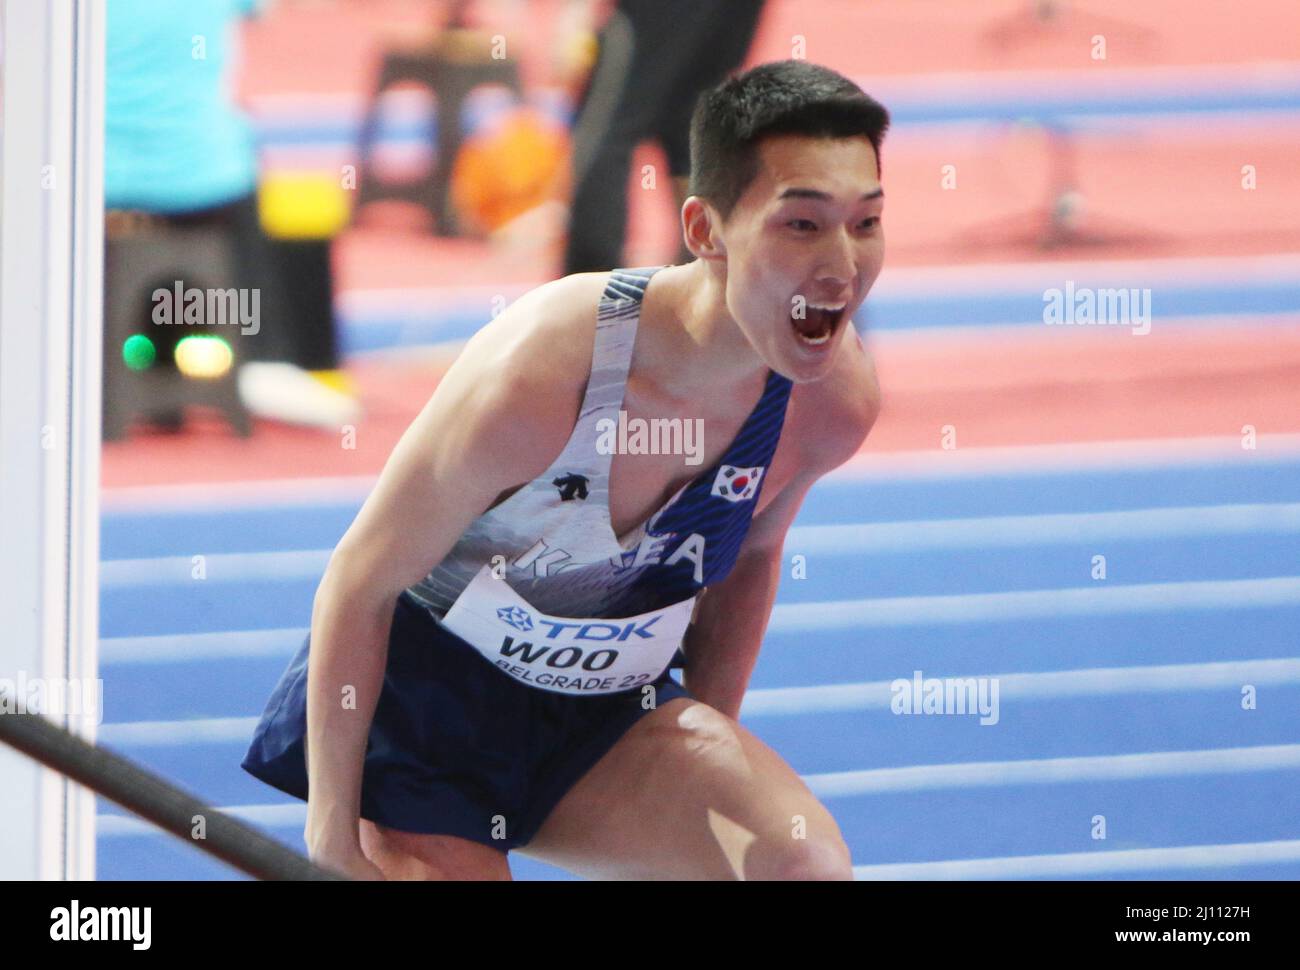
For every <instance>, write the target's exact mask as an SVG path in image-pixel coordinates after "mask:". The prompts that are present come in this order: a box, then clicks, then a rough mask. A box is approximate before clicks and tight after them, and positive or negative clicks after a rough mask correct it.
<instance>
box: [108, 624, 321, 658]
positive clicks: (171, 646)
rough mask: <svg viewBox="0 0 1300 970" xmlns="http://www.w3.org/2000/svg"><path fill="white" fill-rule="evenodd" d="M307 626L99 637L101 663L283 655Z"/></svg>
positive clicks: (289, 653) (286, 655) (295, 645)
mask: <svg viewBox="0 0 1300 970" xmlns="http://www.w3.org/2000/svg"><path fill="white" fill-rule="evenodd" d="M309 631H310V628H308V627H305V626H304V627H282V628H280V629H272V630H227V631H224V632H221V633H174V634H171V633H169V634H164V635H159V636H148V637H102V638H101V639H100V641H99V662H100V664H101V665H104V664H151V663H185V662H187V661H193V660H217V659H227V658H233V657H284V658H285V659H286V660H287V659H288V658H289V657H290V656H292V655H293V652H294V651H295V650H297V649H298V647H299V646H301V645H302V642H303V640H304V639H305V638H306V636H307V634H308V632H309Z"/></svg>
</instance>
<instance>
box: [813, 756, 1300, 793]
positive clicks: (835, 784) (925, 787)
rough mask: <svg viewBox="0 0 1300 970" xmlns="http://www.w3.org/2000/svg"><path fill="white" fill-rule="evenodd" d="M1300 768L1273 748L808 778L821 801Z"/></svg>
mask: <svg viewBox="0 0 1300 970" xmlns="http://www.w3.org/2000/svg"><path fill="white" fill-rule="evenodd" d="M1298 768H1300V744H1268V745H1257V746H1254V747H1248V748H1212V749H1208V750H1203V751H1147V752H1143V753H1141V754H1114V755H1089V756H1086V757H1081V758H1031V759H1025V760H1020V761H971V762H958V763H953V764H942V765H913V766H910V767H907V768H871V769H867V770H865V771H836V772H827V773H824V774H819V775H804V776H803V780H804V782H805V783H807V785H808V787H809V788H810V789H812V792H813V794H814V795H816V796H817V797H819V798H849V797H854V796H858V795H882V794H886V793H891V792H914V791H938V790H944V789H970V788H1000V787H1003V786H1008V785H1059V784H1070V783H1074V782H1082V781H1090V782H1115V781H1133V780H1135V779H1139V778H1176V777H1183V776H1188V775H1220V774H1245V773H1249V772H1255V771H1290V770H1295V769H1298Z"/></svg>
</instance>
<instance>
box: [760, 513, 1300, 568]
mask: <svg viewBox="0 0 1300 970" xmlns="http://www.w3.org/2000/svg"><path fill="white" fill-rule="evenodd" d="M1292 532H1300V502H1274V503H1266V504H1265V503H1259V504H1250V505H1244V504H1243V505H1188V506H1177V507H1173V508H1147V509H1130V510H1124V511H1115V512H1076V513H1063V514H1035V515H998V516H986V517H980V518H962V519H920V520H914V521H910V522H855V523H839V524H835V525H805V526H795V527H794V528H792V529H790V531H789V532H788V533H787V534H786V539H785V548H786V552H787V553H795V552H798V553H802V554H804V555H811V554H822V553H825V554H832V555H834V554H845V553H859V552H868V553H872V552H916V551H921V550H926V549H966V548H975V547H979V548H989V547H994V548H997V547H1006V546H1037V545H1047V544H1048V543H1053V542H1074V541H1087V542H1095V541H1101V540H1127V539H1154V538H1185V537H1186V538H1190V537H1198V536H1214V535H1248V534H1257V533H1292ZM1296 558H1297V560H1298V561H1300V549H1298V550H1297V556H1296Z"/></svg>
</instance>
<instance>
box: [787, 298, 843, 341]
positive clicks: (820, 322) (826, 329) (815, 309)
mask: <svg viewBox="0 0 1300 970" xmlns="http://www.w3.org/2000/svg"><path fill="white" fill-rule="evenodd" d="M847 307H848V304H847V303H838V304H830V303H809V304H807V305H806V306H805V307H804V312H803V316H802V318H800V317H799V316H797V315H796V314H795V312H794V311H793V310H791V311H790V326H791V327H793V328H794V332H795V335H796V336H797V337H798V338H799V340H800V342H801V343H803V344H805V345H807V346H809V347H820V346H821V345H822V344H825V343H827V342H829V341H830V339H831V337H833V336H835V332H836V331H837V330H838V329H839V326H840V323H841V322H842V321H843V319H844V311H845V309H846V308H847Z"/></svg>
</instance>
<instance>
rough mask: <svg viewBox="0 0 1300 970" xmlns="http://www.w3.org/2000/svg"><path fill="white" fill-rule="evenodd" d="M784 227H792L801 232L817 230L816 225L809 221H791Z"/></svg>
mask: <svg viewBox="0 0 1300 970" xmlns="http://www.w3.org/2000/svg"><path fill="white" fill-rule="evenodd" d="M786 225H787V226H794V227H795V228H796V229H799V230H801V231H806V230H810V229H816V228H817V223H815V222H813V221H812V220H811V219H791V220H790V221H789V222H787V223H786Z"/></svg>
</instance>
